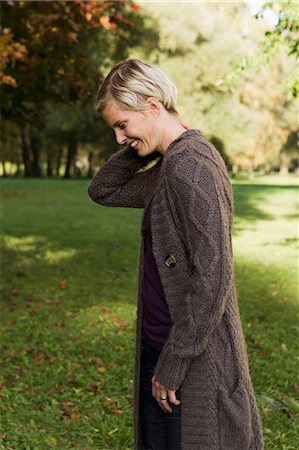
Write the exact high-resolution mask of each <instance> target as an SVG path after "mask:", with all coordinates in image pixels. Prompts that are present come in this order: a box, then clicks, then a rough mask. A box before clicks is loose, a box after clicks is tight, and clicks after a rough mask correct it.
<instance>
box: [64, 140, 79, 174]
mask: <svg viewBox="0 0 299 450" xmlns="http://www.w3.org/2000/svg"><path fill="white" fill-rule="evenodd" d="M77 150H78V142H77V140H76V139H75V138H71V139H70V141H69V143H68V146H67V160H66V166H65V173H64V178H70V177H71V167H72V166H73V163H74V160H75V156H76V153H77Z"/></svg>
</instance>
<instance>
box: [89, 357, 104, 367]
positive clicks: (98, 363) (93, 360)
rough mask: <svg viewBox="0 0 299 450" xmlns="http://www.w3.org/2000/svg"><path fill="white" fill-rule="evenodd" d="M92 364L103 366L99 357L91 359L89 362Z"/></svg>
mask: <svg viewBox="0 0 299 450" xmlns="http://www.w3.org/2000/svg"><path fill="white" fill-rule="evenodd" d="M89 361H90V362H91V363H94V364H96V365H97V366H99V367H100V366H103V360H102V358H100V357H99V356H95V357H94V358H90V360H89Z"/></svg>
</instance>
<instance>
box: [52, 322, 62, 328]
mask: <svg viewBox="0 0 299 450" xmlns="http://www.w3.org/2000/svg"><path fill="white" fill-rule="evenodd" d="M54 327H56V328H64V327H65V324H64V323H62V322H56V323H54Z"/></svg>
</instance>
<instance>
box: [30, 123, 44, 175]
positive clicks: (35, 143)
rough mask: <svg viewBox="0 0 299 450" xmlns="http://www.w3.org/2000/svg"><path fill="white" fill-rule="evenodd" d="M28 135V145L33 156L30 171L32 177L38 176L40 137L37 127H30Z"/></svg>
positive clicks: (39, 172) (39, 170)
mask: <svg viewBox="0 0 299 450" xmlns="http://www.w3.org/2000/svg"><path fill="white" fill-rule="evenodd" d="M29 136H30V147H31V152H32V156H33V161H32V164H31V173H32V176H33V177H37V178H39V177H41V176H42V170H41V167H40V139H39V135H38V131H37V129H35V128H30V129H29Z"/></svg>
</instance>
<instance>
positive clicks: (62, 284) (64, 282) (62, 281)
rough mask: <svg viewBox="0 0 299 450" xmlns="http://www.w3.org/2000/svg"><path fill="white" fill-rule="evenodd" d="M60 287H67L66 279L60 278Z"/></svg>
mask: <svg viewBox="0 0 299 450" xmlns="http://www.w3.org/2000/svg"><path fill="white" fill-rule="evenodd" d="M59 288H60V289H65V288H66V280H60V281H59Z"/></svg>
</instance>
